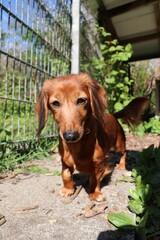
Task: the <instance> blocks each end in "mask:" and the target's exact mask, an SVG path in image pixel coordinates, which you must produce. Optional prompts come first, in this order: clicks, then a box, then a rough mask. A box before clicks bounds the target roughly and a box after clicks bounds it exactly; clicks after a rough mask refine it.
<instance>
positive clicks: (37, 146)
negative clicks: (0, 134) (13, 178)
mask: <svg viewBox="0 0 160 240" xmlns="http://www.w3.org/2000/svg"><path fill="white" fill-rule="evenodd" d="M57 144H58V140H56V139H52V138H48V139H46V138H41V139H39V140H38V141H36V140H35V139H33V140H32V141H28V142H19V143H17V144H16V143H14V144H12V143H11V142H9V143H7V144H6V145H0V159H1V161H0V172H4V171H8V170H14V169H15V168H17V167H19V166H20V164H21V163H23V162H24V161H27V160H29V159H43V158H44V157H45V158H46V157H47V158H48V157H50V156H51V152H52V149H53V148H56V147H57Z"/></svg>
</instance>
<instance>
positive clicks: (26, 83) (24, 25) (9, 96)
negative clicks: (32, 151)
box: [0, 0, 71, 145]
mask: <svg viewBox="0 0 160 240" xmlns="http://www.w3.org/2000/svg"><path fill="white" fill-rule="evenodd" d="M70 54H71V0H59V1H58V0H43V1H42V0H41V1H40V0H15V1H12V0H0V145H5V144H6V143H8V142H10V143H14V142H22V141H23V142H24V141H28V140H30V139H34V138H35V135H36V128H37V120H36V119H37V118H36V116H35V110H34V108H35V102H36V97H37V95H38V92H39V91H40V89H41V86H42V83H43V81H44V80H45V79H49V78H52V77H55V76H59V75H63V74H67V73H69V72H70ZM55 131H56V130H55V127H54V125H53V121H49V123H48V127H46V128H45V130H44V131H43V136H47V137H49V136H53V135H54V134H55Z"/></svg>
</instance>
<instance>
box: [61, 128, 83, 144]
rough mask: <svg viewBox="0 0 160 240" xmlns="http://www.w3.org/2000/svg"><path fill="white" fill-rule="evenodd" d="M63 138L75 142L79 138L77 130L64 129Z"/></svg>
mask: <svg viewBox="0 0 160 240" xmlns="http://www.w3.org/2000/svg"><path fill="white" fill-rule="evenodd" d="M63 138H64V140H65V141H66V142H75V141H77V140H78V138H79V134H78V132H72V131H70V130H69V131H66V132H65V133H63Z"/></svg>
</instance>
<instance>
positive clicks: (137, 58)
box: [129, 52, 160, 62]
mask: <svg viewBox="0 0 160 240" xmlns="http://www.w3.org/2000/svg"><path fill="white" fill-rule="evenodd" d="M153 58H160V52H158V53H152V54H143V55H140V56H138V55H137V56H135V55H134V54H133V56H132V57H131V59H130V60H129V62H136V61H141V60H148V59H153Z"/></svg>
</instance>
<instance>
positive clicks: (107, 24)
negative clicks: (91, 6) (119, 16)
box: [98, 10, 119, 39]
mask: <svg viewBox="0 0 160 240" xmlns="http://www.w3.org/2000/svg"><path fill="white" fill-rule="evenodd" d="M98 23H99V26H101V27H104V29H105V30H106V31H107V32H110V33H111V34H112V39H113V38H116V39H119V38H118V35H117V32H116V30H115V28H114V26H113V23H112V19H111V18H108V17H107V16H106V15H105V14H104V10H99V11H98Z"/></svg>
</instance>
